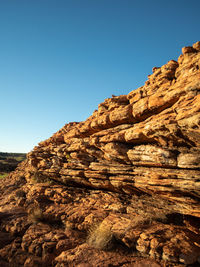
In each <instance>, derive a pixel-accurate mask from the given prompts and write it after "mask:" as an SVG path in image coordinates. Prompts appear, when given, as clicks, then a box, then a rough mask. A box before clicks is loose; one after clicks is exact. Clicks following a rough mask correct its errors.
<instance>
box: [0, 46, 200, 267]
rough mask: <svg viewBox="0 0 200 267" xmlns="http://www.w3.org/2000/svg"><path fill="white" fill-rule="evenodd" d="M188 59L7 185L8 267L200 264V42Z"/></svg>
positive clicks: (163, 70) (57, 141)
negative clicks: (15, 266) (15, 265)
mask: <svg viewBox="0 0 200 267" xmlns="http://www.w3.org/2000/svg"><path fill="white" fill-rule="evenodd" d="M182 52H183V54H182V55H181V56H180V57H179V59H178V61H174V60H170V61H169V62H168V63H167V64H165V65H164V66H162V67H160V68H153V73H152V74H151V75H149V76H148V81H147V82H146V83H145V84H144V86H142V87H140V88H138V89H137V90H133V91H132V92H130V93H129V94H128V95H121V96H113V97H112V98H109V99H106V100H105V101H104V102H103V103H101V104H100V105H99V106H98V110H96V111H94V113H93V114H92V115H91V116H90V117H89V118H88V119H87V120H86V121H85V122H80V123H76V122H74V123H69V124H66V125H65V126H64V127H63V128H62V129H61V130H59V131H58V132H57V133H55V134H54V135H53V136H52V137H51V138H49V139H48V140H46V141H43V142H41V143H39V145H38V146H37V147H35V148H34V149H33V151H31V152H30V153H29V154H28V155H27V160H26V161H24V162H23V163H22V164H21V165H19V167H18V169H17V170H16V171H15V172H13V173H12V174H11V175H10V176H9V177H8V178H7V179H6V180H3V181H1V184H0V191H1V197H0V203H1V205H0V219H1V222H0V223H1V224H0V229H1V232H0V263H1V262H2V266H14V265H13V264H17V266H27V267H28V266H30V267H31V266H56V267H61V266H62V267H64V266H124V267H125V266H155V267H156V266H187V265H190V264H198V262H200V242H199V240H200V238H199V237H200V228H199V225H200V42H197V43H195V44H194V45H193V46H192V47H185V48H183V50H182ZM144 256H145V257H146V256H149V259H147V258H143V257H144ZM3 264H4V265H3Z"/></svg>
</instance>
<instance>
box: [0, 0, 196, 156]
mask: <svg viewBox="0 0 200 267" xmlns="http://www.w3.org/2000/svg"><path fill="white" fill-rule="evenodd" d="M199 14H200V1H199V0H196V1H195V0H190V1H188V0H187V1H185V0H173V1H172V0H168V1H162V0H151V1H150V0H9V1H8V0H0V92H1V97H0V118H1V119H0V151H7V152H28V151H30V150H32V149H33V147H34V146H35V145H37V143H38V142H40V141H42V140H44V139H46V138H48V137H50V136H51V135H52V134H53V133H54V132H56V131H57V130H59V129H60V128H61V127H62V126H63V125H64V124H65V123H67V122H70V121H82V120H85V119H86V118H87V117H88V116H90V115H91V113H92V112H93V111H94V110H95V109H96V108H97V106H98V104H99V103H100V102H103V101H104V99H105V98H108V97H111V96H112V94H114V95H120V94H127V93H128V92H130V91H131V90H133V89H136V88H138V87H139V86H142V85H143V84H144V82H145V81H146V79H147V75H148V74H151V71H152V67H154V66H161V65H163V64H165V63H166V62H167V61H169V60H170V59H175V60H176V59H177V58H178V56H179V55H180V53H181V48H182V47H183V46H188V45H192V44H193V43H194V42H196V41H198V40H200V15H199Z"/></svg>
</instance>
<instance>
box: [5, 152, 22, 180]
mask: <svg viewBox="0 0 200 267" xmlns="http://www.w3.org/2000/svg"><path fill="white" fill-rule="evenodd" d="M25 158H26V154H25V153H6V152H0V178H4V177H5V173H9V172H11V171H13V170H15V168H16V167H17V165H18V164H19V163H20V162H21V161H23V160H25Z"/></svg>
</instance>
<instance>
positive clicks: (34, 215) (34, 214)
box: [28, 207, 44, 223]
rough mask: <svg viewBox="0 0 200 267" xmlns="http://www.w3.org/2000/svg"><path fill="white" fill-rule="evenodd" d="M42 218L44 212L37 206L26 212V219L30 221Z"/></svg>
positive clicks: (39, 220)
mask: <svg viewBox="0 0 200 267" xmlns="http://www.w3.org/2000/svg"><path fill="white" fill-rule="evenodd" d="M43 220H44V214H43V212H42V210H41V209H40V208H38V207H36V208H33V209H31V210H30V211H29V213H28V221H29V222H30V223H38V222H41V221H43Z"/></svg>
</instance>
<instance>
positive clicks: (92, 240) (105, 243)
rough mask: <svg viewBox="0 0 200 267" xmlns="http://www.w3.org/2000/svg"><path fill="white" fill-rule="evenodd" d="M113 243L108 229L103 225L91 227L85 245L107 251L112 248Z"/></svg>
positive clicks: (98, 224)
mask: <svg viewBox="0 0 200 267" xmlns="http://www.w3.org/2000/svg"><path fill="white" fill-rule="evenodd" d="M113 241H114V236H113V233H112V231H111V229H110V227H108V226H106V225H105V224H103V223H97V224H95V225H93V226H92V227H91V228H90V230H89V234H88V238H87V243H88V244H89V245H90V246H92V247H94V248H97V249H101V250H108V249H110V248H112V246H113Z"/></svg>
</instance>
